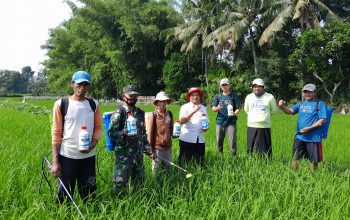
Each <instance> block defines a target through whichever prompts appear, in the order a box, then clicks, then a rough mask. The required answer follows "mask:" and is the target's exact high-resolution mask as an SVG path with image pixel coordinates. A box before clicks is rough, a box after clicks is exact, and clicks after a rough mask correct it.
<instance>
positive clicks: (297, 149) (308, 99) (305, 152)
mask: <svg viewBox="0 0 350 220" xmlns="http://www.w3.org/2000/svg"><path fill="white" fill-rule="evenodd" d="M303 96H304V98H305V101H303V102H300V103H297V104H295V105H293V106H292V107H291V108H288V107H286V105H285V104H286V102H285V101H284V100H279V102H278V105H279V107H280V109H281V110H282V111H283V112H284V113H286V114H292V115H294V114H296V113H298V123H297V134H296V136H295V139H294V144H293V156H294V161H293V167H294V169H295V170H297V169H298V166H299V160H300V159H301V158H302V157H306V158H308V159H309V160H310V170H311V171H315V170H316V168H317V164H318V163H319V162H321V161H322V144H321V143H322V142H321V141H322V136H321V135H322V129H321V126H322V125H323V124H324V123H326V121H327V113H326V104H325V103H324V102H323V101H319V100H316V86H315V85H314V84H306V85H305V86H304V88H303Z"/></svg>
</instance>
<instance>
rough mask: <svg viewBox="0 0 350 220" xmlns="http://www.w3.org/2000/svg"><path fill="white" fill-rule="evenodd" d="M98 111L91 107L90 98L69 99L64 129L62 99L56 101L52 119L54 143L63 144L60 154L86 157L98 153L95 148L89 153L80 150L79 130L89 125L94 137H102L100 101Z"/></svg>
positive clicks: (77, 157) (75, 157)
mask: <svg viewBox="0 0 350 220" xmlns="http://www.w3.org/2000/svg"><path fill="white" fill-rule="evenodd" d="M95 103H96V111H95V112H94V111H93V110H92V109H91V106H90V104H89V101H88V100H84V101H74V100H72V99H69V105H68V109H67V114H66V116H65V118H64V129H63V130H62V120H63V118H62V113H61V110H60V106H61V100H57V101H56V102H55V105H54V108H53V120H52V144H61V148H60V154H61V155H62V156H65V157H67V158H71V159H84V158H88V157H91V156H94V155H95V154H96V150H95V149H93V150H91V151H90V152H89V153H87V154H86V153H81V152H80V151H79V132H80V128H81V126H83V125H85V126H87V131H88V132H89V135H90V140H92V138H96V139H100V137H101V131H102V119H101V113H100V109H99V107H98V103H97V102H96V101H95Z"/></svg>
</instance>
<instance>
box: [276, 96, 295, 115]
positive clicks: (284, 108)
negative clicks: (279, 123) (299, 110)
mask: <svg viewBox="0 0 350 220" xmlns="http://www.w3.org/2000/svg"><path fill="white" fill-rule="evenodd" d="M278 106H279V108H280V109H281V110H282V112H284V113H286V114H288V115H294V114H295V112H294V111H293V110H292V109H290V108H288V107H287V106H286V102H285V101H284V100H279V101H278Z"/></svg>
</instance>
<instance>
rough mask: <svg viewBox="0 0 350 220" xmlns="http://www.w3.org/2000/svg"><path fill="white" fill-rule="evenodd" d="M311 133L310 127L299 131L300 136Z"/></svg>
mask: <svg viewBox="0 0 350 220" xmlns="http://www.w3.org/2000/svg"><path fill="white" fill-rule="evenodd" d="M310 131H311V128H310V127H305V128H303V129H301V130H300V131H299V133H300V134H307V133H309V132H310Z"/></svg>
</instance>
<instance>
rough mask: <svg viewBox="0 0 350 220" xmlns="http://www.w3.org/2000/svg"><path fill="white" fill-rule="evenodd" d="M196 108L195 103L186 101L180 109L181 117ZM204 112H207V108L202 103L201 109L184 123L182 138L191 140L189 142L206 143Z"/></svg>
mask: <svg viewBox="0 0 350 220" xmlns="http://www.w3.org/2000/svg"><path fill="white" fill-rule="evenodd" d="M193 108H194V104H193V103H192V102H189V103H186V104H184V105H183V106H181V109H180V119H181V118H183V117H184V116H186V115H188V113H189V112H190V111H191V110H192V109H193ZM202 114H206V115H207V117H208V114H207V109H206V108H205V107H204V106H203V105H200V109H199V110H198V111H197V112H196V113H194V114H193V115H192V117H191V118H190V120H189V121H188V122H187V123H185V124H183V125H182V127H181V134H180V138H179V139H180V140H182V141H185V142H189V143H197V138H198V143H204V142H205V138H204V132H203V131H202V125H201V118H202Z"/></svg>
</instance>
